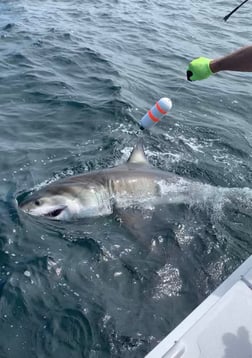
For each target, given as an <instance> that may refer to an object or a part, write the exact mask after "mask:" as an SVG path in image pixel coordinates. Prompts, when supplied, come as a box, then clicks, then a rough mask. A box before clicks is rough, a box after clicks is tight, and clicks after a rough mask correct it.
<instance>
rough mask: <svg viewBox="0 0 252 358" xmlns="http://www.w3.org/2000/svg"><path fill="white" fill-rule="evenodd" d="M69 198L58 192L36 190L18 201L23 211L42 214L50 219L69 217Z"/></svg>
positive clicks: (36, 214)
mask: <svg viewBox="0 0 252 358" xmlns="http://www.w3.org/2000/svg"><path fill="white" fill-rule="evenodd" d="M70 204H71V202H70V201H69V198H67V197H65V196H64V195H60V194H55V195H53V194H50V193H46V192H44V191H43V192H40V191H38V192H36V193H34V194H31V195H29V196H28V197H27V198H26V199H25V200H24V201H22V202H21V203H19V207H20V209H21V210H22V211H24V212H25V213H28V214H30V215H33V216H44V217H47V218H49V219H52V220H66V219H68V217H69V205H70Z"/></svg>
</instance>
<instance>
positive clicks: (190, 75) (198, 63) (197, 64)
mask: <svg viewBox="0 0 252 358" xmlns="http://www.w3.org/2000/svg"><path fill="white" fill-rule="evenodd" d="M210 62H211V60H210V59H209V58H206V57H199V58H196V59H195V60H193V61H192V62H190V63H189V66H188V68H187V79H188V80H189V81H197V80H205V79H206V78H208V77H209V76H211V75H212V74H213V72H212V71H211V69H210Z"/></svg>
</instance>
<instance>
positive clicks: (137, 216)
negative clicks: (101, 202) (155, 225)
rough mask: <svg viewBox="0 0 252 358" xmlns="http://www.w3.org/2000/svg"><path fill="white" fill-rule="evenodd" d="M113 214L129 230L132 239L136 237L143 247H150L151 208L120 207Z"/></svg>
mask: <svg viewBox="0 0 252 358" xmlns="http://www.w3.org/2000/svg"><path fill="white" fill-rule="evenodd" d="M115 214H116V217H117V219H118V221H119V222H120V224H121V225H122V226H124V227H125V228H126V229H127V230H128V231H129V233H130V234H131V235H132V236H133V237H134V239H137V240H138V242H139V243H140V244H141V245H142V246H143V247H144V248H147V247H150V245H151V241H152V235H151V234H150V227H151V225H152V224H151V222H152V217H153V211H152V210H151V209H143V208H138V207H130V208H120V209H116V210H115Z"/></svg>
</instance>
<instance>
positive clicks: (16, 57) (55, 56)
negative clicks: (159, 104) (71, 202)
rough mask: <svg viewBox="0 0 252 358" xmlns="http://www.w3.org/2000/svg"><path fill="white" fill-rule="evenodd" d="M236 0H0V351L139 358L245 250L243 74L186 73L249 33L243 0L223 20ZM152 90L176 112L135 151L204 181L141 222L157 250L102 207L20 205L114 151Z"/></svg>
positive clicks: (248, 205)
mask: <svg viewBox="0 0 252 358" xmlns="http://www.w3.org/2000/svg"><path fill="white" fill-rule="evenodd" d="M236 5H237V4H236V3H235V2H234V1H232V2H231V3H227V2H225V1H219V0H218V1H216V2H214V3H210V2H202V1H198V0H192V1H188V0H185V1H184V2H177V1H174V0H166V1H164V0H152V1H150V0H136V1H130V0H111V1H106V0H93V1H80V0H72V1H71V0H70V1H66V0H65V1H64V0H44V1H39V0H34V1H28V0H19V1H16V0H8V1H7V0H2V1H1V3H0V20H1V21H0V39H1V41H0V53H1V57H0V70H1V71H0V128H1V129H0V169H1V170H0V332H1V334H0V357H1V358H2V357H3V358H16V357H21V356H22V357H26V358H35V357H40V358H43V357H47V358H48V357H59V356H60V357H62V358H65V357H66V358H69V357H73V358H79V357H82V358H83V357H85V358H86V357H90V358H96V357H97V358H98V357H102V358H106V357H144V356H145V355H146V354H147V353H148V352H149V351H150V350H151V349H152V348H153V347H154V346H155V345H156V344H157V343H158V342H159V341H160V340H161V339H162V338H164V337H165V336H166V335H167V334H168V333H169V332H170V331H171V330H172V329H173V328H174V327H175V326H176V325H177V324H178V323H180V322H181V320H182V319H183V318H184V317H186V316H187V315H188V314H189V313H190V312H191V311H192V310H193V309H194V308H195V307H196V306H197V305H198V304H199V303H200V302H202V300H203V299H204V298H205V297H207V295H209V294H210V293H211V292H212V291H213V290H214V289H215V288H216V287H217V286H218V285H219V284H220V283H221V282H222V281H223V280H224V279H225V278H226V277H227V276H228V275H229V274H231V273H232V272H233V271H234V269H235V268H236V267H238V266H239V264H240V263H242V262H243V261H244V260H245V259H246V258H247V257H248V256H249V255H250V254H251V252H252V241H251V240H252V237H251V232H252V230H251V229H252V221H251V216H252V211H251V209H252V186H251V177H252V170H251V168H252V166H251V165H252V160H251V146H252V123H251V108H252V107H251V103H252V102H251V93H252V84H251V79H252V77H251V76H252V75H251V74H249V73H231V72H229V73H221V74H218V75H215V76H213V77H211V78H209V79H208V80H206V81H202V82H197V83H190V82H188V81H186V75H185V72H186V67H187V64H188V62H189V61H190V60H191V59H193V58H195V57H198V56H207V57H210V58H212V57H219V56H222V55H224V54H226V53H229V52H231V51H233V50H235V49H237V48H239V47H241V46H244V45H247V44H249V42H250V41H251V36H252V27H251V11H252V8H251V4H250V3H247V4H246V5H244V6H243V7H242V8H241V9H240V10H239V11H238V12H237V13H235V14H234V15H233V16H232V17H231V18H230V19H229V21H228V22H227V23H224V22H223V20H222V18H223V16H224V15H226V14H227V13H228V12H229V11H231V10H232V8H233V7H235V6H236ZM163 96H168V97H170V98H171V99H172V100H173V109H172V111H171V113H170V114H169V116H167V117H166V118H164V119H163V120H162V121H161V122H160V123H159V124H158V125H157V126H155V127H154V128H153V129H152V130H151V131H150V132H145V133H143V134H142V137H143V138H144V144H145V148H146V154H147V156H148V159H149V161H150V162H151V163H152V164H153V165H154V166H157V167H158V168H160V169H163V170H165V171H169V172H173V173H176V174H178V175H181V177H183V178H185V179H193V180H195V181H197V182H199V183H200V185H201V190H198V191H197V190H196V191H194V190H193V188H192V195H191V196H190V198H189V201H188V200H187V201H186V202H183V201H180V202H178V203H175V204H173V205H170V206H169V205H168V206H166V207H163V208H162V213H161V214H160V212H159V213H157V215H156V217H155V220H154V221H153V226H152V227H151V228H149V229H150V231H149V233H147V232H144V234H145V235H146V236H148V234H149V235H153V239H154V241H153V243H155V244H156V245H157V246H158V248H159V252H160V253H161V255H160V257H161V259H160V260H157V258H156V257H155V255H152V254H151V253H149V255H146V254H143V253H142V250H141V245H140V243H139V241H138V240H137V237H136V236H134V235H132V234H131V232H130V231H129V230H127V228H125V227H124V226H123V225H121V224H120V220H118V219H116V218H115V217H114V216H109V217H102V218H99V219H93V220H89V221H88V222H86V221H82V220H80V221H76V222H71V223H63V222H61V223H57V222H50V221H46V220H41V219H35V218H32V217H29V216H28V215H25V214H23V213H21V212H20V211H19V210H18V208H17V205H16V200H15V199H16V197H17V196H18V195H20V194H23V193H27V192H28V191H29V190H30V189H32V188H37V187H40V186H41V185H45V184H46V183H47V182H50V181H52V180H55V179H57V178H61V177H65V176H68V175H73V174H79V173H83V172H85V171H88V170H94V169H100V168H106V167H110V166H114V165H116V164H119V163H121V162H122V161H123V160H126V159H127V156H128V155H129V153H130V151H131V150H132V147H133V145H134V144H135V143H136V141H137V138H138V136H139V135H140V134H139V130H138V125H137V121H138V120H140V118H141V117H142V116H143V115H144V114H145V112H146V111H147V110H148V109H149V108H150V107H151V106H152V105H153V104H154V103H155V101H156V100H158V99H159V98H161V97H163ZM174 190H177V191H178V195H179V191H180V188H179V185H178V187H177V188H175V189H174ZM160 216H161V218H160ZM148 239H149V238H148Z"/></svg>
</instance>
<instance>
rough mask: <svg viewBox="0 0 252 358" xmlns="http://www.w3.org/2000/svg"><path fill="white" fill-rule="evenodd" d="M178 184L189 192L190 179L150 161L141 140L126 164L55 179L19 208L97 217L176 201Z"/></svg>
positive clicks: (61, 216) (59, 216)
mask: <svg viewBox="0 0 252 358" xmlns="http://www.w3.org/2000/svg"><path fill="white" fill-rule="evenodd" d="M178 183H179V188H180V193H179V194H181V192H183V194H185V193H186V192H188V182H187V181H185V180H184V179H182V178H181V177H179V176H177V175H175V174H172V173H167V172H164V171H162V170H159V169H156V168H154V167H152V166H151V165H150V164H149V163H148V161H147V159H146V157H145V154H144V150H143V146H142V143H141V142H139V143H138V144H137V145H136V146H135V148H134V149H133V151H132V153H131V155H130V158H129V159H128V161H127V162H126V163H125V164H123V165H119V166H116V167H113V168H108V169H102V170H97V171H93V172H88V173H85V174H83V175H77V176H72V177H68V178H64V179H61V180H58V181H56V182H53V183H51V184H49V185H47V186H45V187H44V188H42V189H40V190H38V191H36V192H34V193H32V194H31V195H29V196H28V197H27V198H26V199H25V200H24V201H23V202H21V203H20V204H19V207H20V208H21V210H23V211H24V212H26V213H28V214H30V215H33V216H42V217H47V218H49V219H52V220H68V221H69V220H73V219H78V218H87V217H97V216H102V215H110V214H112V213H113V211H114V210H115V209H125V208H129V207H140V208H146V207H151V206H155V205H157V204H158V203H163V202H173V201H174V200H176V198H177V196H178V191H177V189H176V188H177V187H178Z"/></svg>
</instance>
